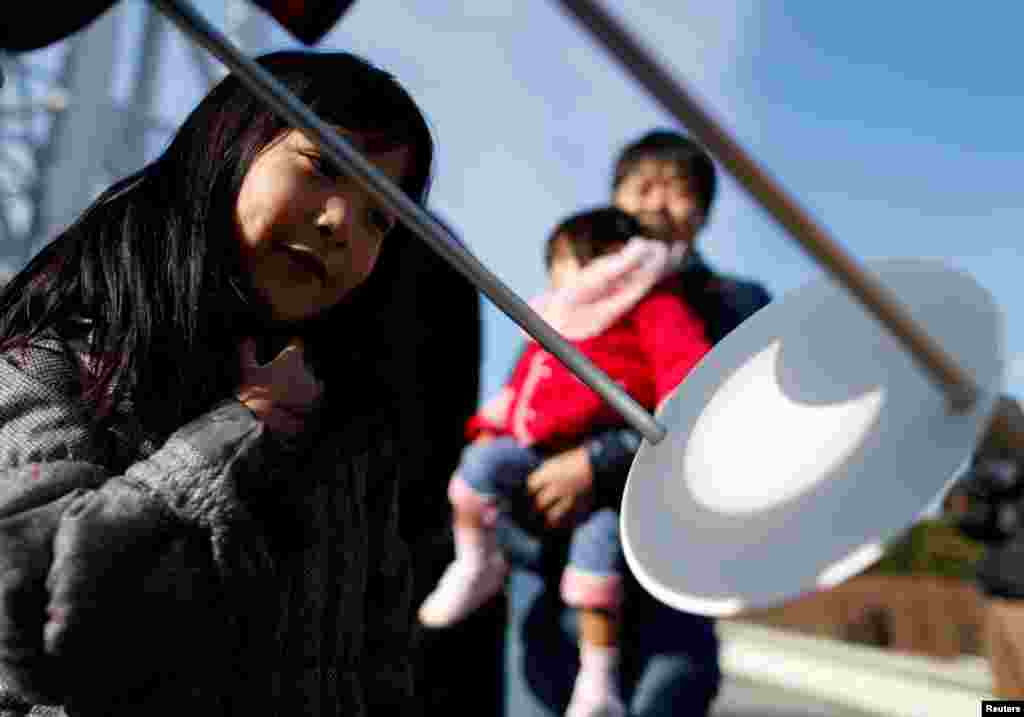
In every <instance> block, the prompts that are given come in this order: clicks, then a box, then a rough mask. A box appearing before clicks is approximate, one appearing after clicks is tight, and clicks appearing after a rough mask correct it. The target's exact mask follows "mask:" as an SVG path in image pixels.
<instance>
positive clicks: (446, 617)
mask: <svg viewBox="0 0 1024 717" xmlns="http://www.w3.org/2000/svg"><path fill="white" fill-rule="evenodd" d="M507 574H508V563H507V562H506V561H505V557H504V556H503V555H502V554H501V552H500V551H495V552H492V553H490V554H488V555H485V556H484V557H483V558H482V559H474V560H468V559H465V558H457V559H456V560H454V561H453V562H452V563H451V564H450V565H449V566H448V567H447V568H446V569H445V571H444V575H442V576H441V580H440V581H438V583H437V587H436V588H434V591H433V592H432V593H430V595H428V596H427V599H426V600H424V601H423V604H422V605H421V606H420V610H419V618H420V622H421V623H423V624H424V625H426V626H427V627H448V626H449V625H454V624H455V623H457V622H459V621H460V620H462V619H463V618H465V617H466V616H467V615H469V614H470V613H472V612H473V611H474V610H476V609H477V608H478V607H480V606H481V605H483V604H484V603H486V602H487V601H488V600H490V599H491V598H493V597H494V596H495V595H497V594H498V593H499V592H501V590H502V588H504V586H505V576H506V575H507Z"/></svg>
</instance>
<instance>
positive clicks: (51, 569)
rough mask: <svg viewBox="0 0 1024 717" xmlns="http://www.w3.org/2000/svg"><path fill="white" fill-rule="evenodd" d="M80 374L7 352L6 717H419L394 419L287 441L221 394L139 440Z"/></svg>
mask: <svg viewBox="0 0 1024 717" xmlns="http://www.w3.org/2000/svg"><path fill="white" fill-rule="evenodd" d="M82 370H83V366H82V362H81V360H80V357H79V356H77V355H76V354H74V352H72V351H70V350H68V349H67V348H66V347H64V346H63V345H62V344H61V343H59V342H57V341H53V340H51V341H40V342H36V343H34V344H32V345H31V346H30V347H29V348H26V349H15V350H12V351H8V352H7V353H5V354H3V355H0V717H10V716H12V715H24V714H32V715H50V714H53V715H60V714H64V713H65V712H63V711H61V710H60V709H58V708H54V707H44V706H40V703H43V702H49V703H58V704H64V705H65V707H64V710H65V711H66V713H67V714H68V715H100V714H102V715H115V716H116V715H146V716H147V717H149V716H151V715H172V714H173V715H190V716H196V717H204V716H207V715H208V716H210V717H214V716H216V717H221V716H223V715H240V716H245V717H249V716H250V715H261V716H262V715H288V716H289V717H290V716H292V715H324V716H327V715H331V716H332V717H333V716H334V715H353V716H358V715H363V714H367V713H369V714H374V715H382V714H395V715H397V714H402V715H408V714H412V713H413V709H414V707H413V705H412V704H411V702H410V700H411V694H410V693H411V675H410V671H409V664H408V647H409V631H410V627H411V606H410V604H409V602H410V599H409V598H410V595H409V593H410V580H409V569H410V566H409V558H408V550H407V548H406V546H405V544H404V543H403V542H402V541H401V540H400V538H399V536H398V531H397V501H398V495H397V486H398V480H397V468H396V457H395V450H394V444H395V442H394V438H393V436H394V435H395V434H394V431H393V430H392V427H391V426H390V425H389V423H388V421H387V419H386V418H385V417H383V416H380V415H374V413H375V412H374V410H373V409H372V408H369V409H366V410H363V409H359V408H358V407H352V408H351V410H349V407H348V406H346V407H345V409H346V410H344V411H335V412H334V413H341V414H344V415H345V416H346V418H345V420H344V422H342V423H338V422H332V423H331V424H330V425H329V426H328V425H324V426H321V427H320V428H319V429H317V430H316V431H313V432H312V434H313V435H311V436H309V437H307V439H306V442H305V443H304V444H303V445H302V446H291V447H285V446H283V445H280V444H278V443H277V442H276V441H274V440H273V439H272V438H271V437H270V435H269V434H268V433H266V432H264V430H263V426H262V424H261V423H260V422H259V421H257V420H256V418H255V417H254V416H253V415H252V414H251V413H250V412H249V411H248V410H247V409H246V408H245V407H243V406H242V405H241V404H240V403H238V402H236V401H233V400H232V401H226V402H225V403H223V404H221V405H219V406H218V407H216V408H215V409H214V410H212V411H211V412H210V413H208V414H207V415H205V416H202V417H201V418H199V419H197V420H196V421H194V422H192V423H191V424H189V425H187V426H185V427H183V428H181V429H180V430H178V431H177V432H175V433H174V434H173V435H171V436H170V437H167V438H166V439H164V440H160V439H157V440H152V439H147V438H146V437H145V436H143V435H142V431H141V429H140V428H139V426H138V425H137V424H136V422H135V421H134V420H133V419H132V417H131V415H130V410H125V411H122V412H120V413H117V414H115V416H114V417H113V418H112V419H111V420H109V421H107V422H105V423H104V424H103V425H102V426H100V427H96V426H95V421H93V420H91V419H92V418H93V415H94V409H93V408H91V407H90V404H88V403H87V402H85V401H84V400H83V399H82V397H81V395H80V394H81V382H80V380H79V377H80V375H81V371H82ZM328 415H329V414H328ZM325 423H326V422H325ZM47 615H49V619H50V623H51V624H50V625H48V626H47V627H46V628H45V630H44V627H43V623H44V622H45V621H46V619H47ZM19 696H20V697H27V698H28V699H29V700H30V701H31V702H35V703H36V706H35V707H31V706H30V702H29V701H26V700H25V699H21V698H20V697H19ZM30 710H31V711H30Z"/></svg>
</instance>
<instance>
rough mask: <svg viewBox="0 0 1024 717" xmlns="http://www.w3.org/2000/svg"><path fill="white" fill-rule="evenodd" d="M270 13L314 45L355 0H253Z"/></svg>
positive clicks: (285, 26)
mask: <svg viewBox="0 0 1024 717" xmlns="http://www.w3.org/2000/svg"><path fill="white" fill-rule="evenodd" d="M253 2H254V3H255V4H256V6H257V7H261V8H263V9H264V10H266V11H267V12H268V13H270V15H271V17H273V18H274V19H275V20H277V21H278V22H279V23H281V26H282V27H284V29H285V30H287V31H288V32H290V33H291V34H293V35H295V37H297V38H298V39H299V40H301V41H302V42H304V43H306V44H307V45H312V44H314V43H316V42H319V41H320V39H321V38H323V36H324V35H326V34H327V33H328V32H330V30H331V28H333V27H334V25H335V24H336V23H337V22H338V20H340V19H341V16H342V15H344V14H345V12H346V11H347V10H348V9H349V8H350V7H352V5H353V4H354V2H355V0H253Z"/></svg>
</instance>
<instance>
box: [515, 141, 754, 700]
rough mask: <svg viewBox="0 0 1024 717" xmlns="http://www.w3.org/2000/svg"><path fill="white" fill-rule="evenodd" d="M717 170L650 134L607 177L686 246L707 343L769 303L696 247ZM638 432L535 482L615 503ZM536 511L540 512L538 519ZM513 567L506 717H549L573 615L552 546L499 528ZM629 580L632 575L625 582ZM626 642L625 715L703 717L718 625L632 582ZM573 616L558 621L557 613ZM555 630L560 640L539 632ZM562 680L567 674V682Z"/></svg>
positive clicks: (611, 434) (606, 438) (569, 670)
mask: <svg viewBox="0 0 1024 717" xmlns="http://www.w3.org/2000/svg"><path fill="white" fill-rule="evenodd" d="M715 189H716V176H715V167H714V164H713V162H712V160H711V158H710V157H709V156H708V154H707V153H706V152H704V150H703V149H701V148H700V147H699V146H698V145H697V144H696V143H694V142H693V141H692V140H690V139H689V138H687V137H685V136H682V135H680V134H677V133H674V132H664V131H656V132H651V133H649V134H647V135H645V136H643V137H641V138H640V139H638V140H637V141H635V142H633V143H632V144H630V145H628V146H627V147H626V148H625V149H624V150H623V151H622V152H621V154H620V155H619V157H618V159H617V161H616V163H615V169H614V176H613V183H612V191H613V201H614V203H615V204H616V205H617V206H618V207H619V208H621V209H623V210H625V211H627V212H629V213H631V214H633V215H635V216H636V217H637V218H638V219H639V220H640V222H641V223H642V224H643V225H644V227H645V228H646V229H648V231H650V232H651V233H652V234H653V235H654V236H656V237H659V238H663V239H665V240H667V241H672V242H684V243H686V244H687V246H688V247H690V252H689V257H688V259H687V261H686V262H685V265H684V266H683V268H682V270H681V271H680V273H679V283H678V287H679V291H680V293H681V294H682V295H683V298H684V300H685V301H686V302H687V303H688V304H689V306H691V307H692V308H693V309H694V310H695V311H696V312H697V314H698V316H699V317H700V318H701V320H702V321H703V323H704V330H705V335H706V336H707V338H708V340H709V341H710V342H711V343H715V342H717V341H719V340H721V339H722V338H723V337H724V336H725V335H726V334H728V333H729V332H730V331H732V330H733V329H734V328H736V327H737V326H738V325H739V324H740V323H741V322H742V321H744V320H745V319H747V318H748V317H749V316H751V315H752V314H753V313H754V312H755V311H757V310H758V309H760V308H762V307H764V306H765V305H766V304H768V302H769V301H770V299H771V297H770V295H769V293H768V292H767V291H766V290H765V288H764V287H763V286H761V285H760V284H758V283H756V282H752V281H747V280H742V279H738V278H735V277H729V276H724V275H722V274H719V273H718V272H716V271H714V270H713V269H712V268H711V267H709V266H708V264H707V263H706V262H705V261H704V259H703V258H702V257H701V256H700V253H699V251H698V250H697V239H698V235H699V233H700V230H701V229H702V228H703V227H704V226H705V224H706V222H707V219H708V216H709V214H710V211H711V206H712V203H713V201H714V197H715ZM640 440H641V437H640V435H639V433H637V432H636V431H635V430H633V429H631V428H625V427H623V428H619V429H615V430H610V431H607V432H605V433H602V434H599V435H598V436H596V437H595V438H593V439H591V440H590V441H588V442H587V443H586V444H584V445H583V446H581V447H578V448H574V449H571V450H568V451H566V452H564V453H561V454H558V455H555V456H552V457H551V458H549V459H548V460H547V461H546V462H545V463H543V464H542V465H541V466H540V468H538V469H537V470H536V471H535V472H534V474H532V475H531V477H530V482H531V483H560V484H562V486H563V488H561V490H562V491H563V492H564V491H565V490H573V491H577V492H580V493H583V492H591V493H593V497H594V499H595V501H596V505H599V506H611V507H614V508H616V509H618V507H619V506H620V505H621V502H622V489H623V487H624V485H625V479H626V475H627V473H628V471H629V466H630V464H631V463H632V461H633V457H634V455H635V454H636V451H637V449H638V448H639V446H640ZM541 512H543V511H541ZM545 517H546V518H547V519H546V520H545V521H544V522H545V523H546V529H547V530H555V531H557V530H564V529H565V528H567V527H568V524H567V523H568V521H569V520H571V519H572V517H571V516H566V517H565V518H561V519H557V518H553V517H552V516H545ZM499 533H500V535H501V540H502V543H503V545H505V546H506V551H507V553H508V555H509V558H510V562H511V563H512V566H513V570H512V572H511V574H510V576H509V581H508V590H507V594H508V612H509V624H508V630H507V643H508V646H507V652H506V681H507V682H506V687H507V689H506V696H507V702H506V713H507V714H509V715H512V714H514V715H517V717H520V716H526V715H530V716H534V715H535V716H537V717H542V716H543V717H553V716H554V715H556V714H559V709H560V705H562V706H564V700H566V699H567V694H568V692H567V691H568V688H569V687H571V685H572V674H574V672H575V660H576V656H575V654H574V652H573V651H572V649H571V646H572V645H574V644H575V642H574V639H575V637H574V634H573V631H574V630H575V627H574V625H573V623H572V619H571V616H570V615H568V613H569V611H568V610H567V609H566V608H565V606H564V605H562V603H561V602H560V601H559V600H558V585H557V579H556V578H555V577H553V576H555V575H557V566H558V565H559V564H561V563H564V560H561V559H560V557H559V556H558V554H557V552H558V551H557V550H553V549H552V548H551V547H550V546H551V542H552V541H549V540H545V541H541V540H540V539H539V537H538V536H537V535H536V534H530V533H529V532H527V531H523V530H521V529H518V528H516V527H514V526H513V525H511V523H510V522H508V521H502V522H501V523H500V524H499ZM630 577H631V576H630ZM627 591H628V592H627V598H626V601H625V614H624V625H623V633H622V643H623V649H622V662H621V665H622V669H621V675H622V682H623V686H622V689H623V695H624V697H625V698H626V699H627V701H628V704H629V707H630V710H629V711H630V714H635V715H645V716H653V715H671V714H692V715H696V714H702V713H705V712H706V711H707V709H708V707H709V706H710V704H711V702H712V700H713V699H714V697H715V695H716V694H717V691H718V685H719V681H720V679H721V675H720V671H719V667H718V643H717V640H716V637H715V633H714V625H713V622H712V621H711V620H709V619H706V618H703V617H698V616H695V615H688V614H686V613H682V612H678V611H675V610H673V609H671V608H668V607H666V606H665V605H663V604H662V603H660V602H657V601H655V600H654V599H653V598H652V597H651V596H650V595H648V594H647V593H646V591H644V590H642V589H641V588H640V587H639V586H638V585H637V584H636V583H635V580H632V579H631V580H629V581H627ZM552 611H555V612H558V611H560V612H561V613H563V614H564V617H566V618H568V619H562V617H560V616H559V615H558V614H554V615H552V614H551V613H552ZM553 623H560V624H563V625H565V626H566V628H565V630H564V631H563V632H564V633H565V634H560V635H553V634H552V633H551V631H550V630H546V631H541V630H539V629H538V627H537V626H538V625H550V624H553ZM566 675H568V677H567V678H566V679H563V678H564V677H565V676H566Z"/></svg>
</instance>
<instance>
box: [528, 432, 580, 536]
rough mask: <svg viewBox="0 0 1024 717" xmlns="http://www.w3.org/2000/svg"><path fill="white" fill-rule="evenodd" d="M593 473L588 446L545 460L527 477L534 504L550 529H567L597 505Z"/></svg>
mask: <svg viewBox="0 0 1024 717" xmlns="http://www.w3.org/2000/svg"><path fill="white" fill-rule="evenodd" d="M593 487H594V472H593V471H592V470H591V467H590V458H589V456H588V455H587V451H586V449H585V448H582V447H580V448H573V449H571V450H568V451H565V452H564V453H559V454H558V455H556V456H552V457H551V458H549V459H547V460H546V461H544V462H543V463H542V464H541V465H540V467H539V468H538V469H537V470H535V471H534V472H533V473H531V474H530V476H529V477H528V478H527V479H526V488H527V491H529V493H530V497H531V498H532V499H533V505H534V507H535V508H536V509H537V510H538V511H540V512H541V513H543V514H544V522H545V523H546V524H547V526H548V527H549V528H552V529H558V528H566V527H570V526H571V525H573V524H575V522H576V521H578V520H579V519H580V518H582V517H583V516H585V515H586V514H587V513H589V512H590V510H591V509H592V508H593V505H594V491H593Z"/></svg>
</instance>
